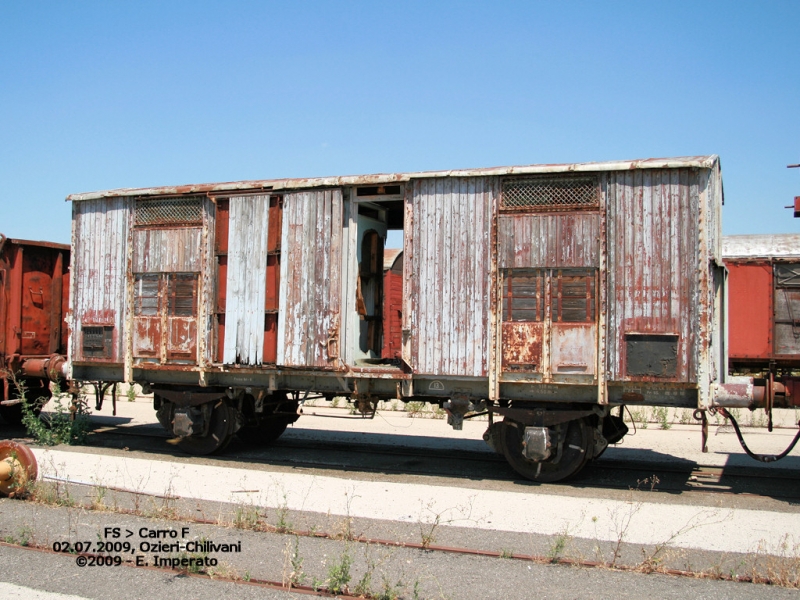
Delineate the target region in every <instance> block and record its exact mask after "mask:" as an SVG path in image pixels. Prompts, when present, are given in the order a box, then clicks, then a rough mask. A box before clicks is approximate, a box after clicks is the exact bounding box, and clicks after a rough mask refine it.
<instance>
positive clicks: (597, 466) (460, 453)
mask: <svg viewBox="0 0 800 600" xmlns="http://www.w3.org/2000/svg"><path fill="white" fill-rule="evenodd" d="M169 438H170V436H169V435H168V434H167V433H166V432H163V431H160V430H159V429H156V428H154V427H146V428H141V429H139V430H136V429H135V428H131V427H116V426H101V427H99V428H96V429H95V431H94V432H93V433H92V435H91V445H92V446H94V447H104V448H117V449H126V450H128V451H132V452H141V453H145V454H150V455H152V454H158V455H161V456H164V457H174V458H176V459H178V460H183V461H185V460H190V461H193V460H203V461H211V462H214V463H217V462H219V463H220V464H230V465H231V466H241V465H259V466H262V467H267V466H276V467H283V468H293V469H304V470H317V471H320V472H322V473H325V472H332V471H335V472H336V473H341V472H347V473H349V474H353V473H362V474H364V475H365V476H366V475H372V476H374V475H376V474H380V475H384V476H387V477H390V478H393V479H396V478H402V477H409V476H410V477H414V478H426V479H427V478H432V479H433V480H434V481H436V483H437V484H443V485H458V484H459V482H464V481H475V480H478V481H481V482H482V483H481V485H488V486H490V487H493V488H496V489H506V488H508V489H513V490H517V491H519V490H520V486H525V487H528V486H530V487H534V488H539V489H542V488H545V489H546V488H548V487H551V488H552V489H554V490H559V491H563V490H565V489H572V490H578V489H592V490H601V489H602V490H625V491H628V490H631V489H634V490H645V491H659V492H663V493H670V494H680V495H692V496H694V495H697V494H714V495H719V494H722V495H735V496H751V497H766V498H772V499H774V500H779V501H784V502H790V503H792V504H795V503H800V476H798V475H797V474H795V473H794V472H792V471H787V470H776V469H769V470H767V469H764V468H763V467H762V466H761V465H759V464H756V463H754V465H753V467H730V466H727V467H720V466H714V465H703V464H696V463H694V462H690V461H685V463H680V462H679V463H676V462H675V461H669V462H667V461H650V460H648V461H636V460H630V459H628V460H625V461H618V460H614V459H613V454H607V455H606V456H604V457H602V458H601V459H599V460H596V461H593V462H592V463H590V464H589V465H588V466H587V468H586V469H585V471H584V472H582V473H581V474H580V475H578V476H577V477H575V478H573V479H571V480H569V481H567V482H563V483H560V484H557V485H547V484H536V483H531V482H528V481H525V480H521V479H519V477H518V476H516V475H515V473H514V471H513V470H512V469H511V468H510V467H509V466H508V464H507V463H506V461H505V460H504V459H503V457H501V456H500V455H495V454H492V453H490V452H478V451H474V450H452V449H444V450H443V449H436V450H435V451H434V450H432V449H426V448H419V447H412V446H408V445H398V446H387V445H386V444H377V443H353V442H350V441H341V440H335V439H326V440H318V439H317V440H314V439H300V438H298V437H297V436H285V437H283V438H281V439H280V440H279V441H278V442H276V443H275V444H273V445H272V446H269V447H262V448H254V447H252V446H247V445H245V444H244V443H242V442H240V441H239V440H234V441H233V443H232V444H231V445H230V446H229V447H228V449H227V450H226V452H225V453H224V454H222V455H219V456H209V457H202V458H196V457H190V456H187V455H186V454H185V453H183V452H182V451H181V450H178V449H176V448H173V447H172V446H170V445H169V444H167V443H166V441H167V440H168V439H169ZM613 450H614V449H613V448H611V449H610V453H613Z"/></svg>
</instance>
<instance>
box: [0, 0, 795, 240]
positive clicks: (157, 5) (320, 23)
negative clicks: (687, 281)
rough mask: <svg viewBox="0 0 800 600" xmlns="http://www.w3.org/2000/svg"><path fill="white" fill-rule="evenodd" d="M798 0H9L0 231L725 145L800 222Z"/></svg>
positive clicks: (754, 214) (26, 233) (761, 226)
mask: <svg viewBox="0 0 800 600" xmlns="http://www.w3.org/2000/svg"><path fill="white" fill-rule="evenodd" d="M798 23H800V2H797V1H787V2H778V1H774V2H732V1H729V2H671V3H663V2H660V3H656V2H650V3H642V2H558V3H556V2H534V1H529V2H502V1H495V2H452V3H448V2H436V1H433V0H428V1H426V2H377V1H376V2H343V1H340V2H299V1H298V2H285V3H277V2H276V3H272V2H235V1H226V2H203V1H199V0H195V1H192V2H144V1H139V2H129V3H121V2H110V1H109V2H77V1H76V2H52V3H47V2H36V3H31V2H23V1H21V0H20V1H12V0H5V1H4V2H2V3H0V232H3V233H5V234H6V235H8V236H10V237H18V238H28V239H47V240H53V241H59V242H65V243H66V242H69V236H70V210H71V209H70V206H69V204H67V203H65V202H64V198H65V197H66V195H67V194H70V193H74V192H83V191H93V190H101V189H108V188H115V187H141V186H152V185H169V184H181V183H199V182H208V181H229V180H239V179H260V178H271V177H287V176H322V175H341V174H357V173H374V172H385V171H411V170H430V169H448V168H466V167H485V166H493V165H508V164H530V163H542V162H546V163H553V162H582V161H599V160H615V159H630V158H645V157H657V156H682V155H694V154H711V153H715V154H719V155H720V156H721V158H722V166H723V176H724V182H725V198H726V206H725V210H724V231H725V233H726V234H741V233H776V232H795V231H798V230H800V221H796V220H794V219H793V218H792V214H791V211H789V210H786V209H784V208H783V207H784V206H786V205H788V204H790V203H791V202H792V198H793V197H794V196H795V195H800V169H787V168H786V165H788V164H793V163H800V60H798V58H800V50H798V41H799V40H800V38H798V29H797V27H798Z"/></svg>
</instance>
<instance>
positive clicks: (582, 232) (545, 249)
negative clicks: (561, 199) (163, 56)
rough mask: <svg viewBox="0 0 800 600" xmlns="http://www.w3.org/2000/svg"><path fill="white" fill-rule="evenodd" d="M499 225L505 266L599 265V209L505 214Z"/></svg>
mask: <svg viewBox="0 0 800 600" xmlns="http://www.w3.org/2000/svg"><path fill="white" fill-rule="evenodd" d="M497 228H498V232H497V235H498V245H499V251H498V261H499V265H498V266H499V267H500V268H501V269H510V268H525V267H530V268H533V267H562V268H567V267H597V266H598V265H599V260H600V257H599V243H598V242H599V239H600V215H599V214H597V213H585V212H573V213H561V214H541V213H540V214H530V213H528V214H520V213H510V214H503V215H500V216H499V217H498V224H497Z"/></svg>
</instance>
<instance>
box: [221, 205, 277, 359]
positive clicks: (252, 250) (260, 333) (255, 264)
mask: <svg viewBox="0 0 800 600" xmlns="http://www.w3.org/2000/svg"><path fill="white" fill-rule="evenodd" d="M268 231H269V195H255V196H234V197H232V198H231V199H230V213H229V221H228V240H229V246H228V269H227V280H226V286H227V306H226V308H225V342H224V344H225V345H224V353H223V362H225V363H226V364H242V365H258V364H260V363H261V362H262V360H263V356H262V353H263V348H264V306H265V302H266V293H267V286H266V281H267V234H268Z"/></svg>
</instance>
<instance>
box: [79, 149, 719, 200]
mask: <svg viewBox="0 0 800 600" xmlns="http://www.w3.org/2000/svg"><path fill="white" fill-rule="evenodd" d="M718 161H719V157H718V156H717V155H716V154H711V155H708V156H679V157H675V158H643V159H636V160H622V161H607V162H588V163H572V164H544V165H520V166H510V167H488V168H482V169H456V170H449V171H420V172H412V173H378V174H374V175H343V176H335V177H311V178H296V179H256V180H251V181H229V182H224V183H201V184H189V185H176V186H163V187H149V188H119V189H115V190H105V191H100V192H85V193H80V194H70V195H69V196H67V201H71V202H79V201H81V200H96V199H98V198H115V197H120V196H164V195H182V194H212V195H213V194H222V193H226V192H236V191H240V192H247V191H258V190H275V191H278V190H290V189H307V188H316V187H339V186H346V185H383V184H391V183H402V182H405V181H409V180H411V179H421V178H430V177H486V176H498V175H535V174H540V173H569V172H590V171H627V170H632V169H667V168H689V167H698V168H704V169H710V168H712V167H713V166H714V165H715V164H716V163H717V162H718Z"/></svg>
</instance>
